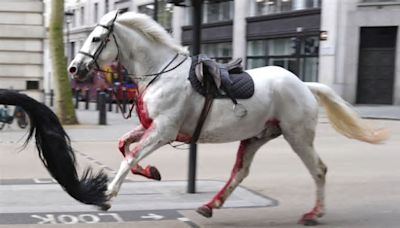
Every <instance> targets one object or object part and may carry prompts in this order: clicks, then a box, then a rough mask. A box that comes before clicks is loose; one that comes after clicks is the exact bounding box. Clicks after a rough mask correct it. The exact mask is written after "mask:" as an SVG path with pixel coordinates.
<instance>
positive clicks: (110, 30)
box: [78, 11, 188, 86]
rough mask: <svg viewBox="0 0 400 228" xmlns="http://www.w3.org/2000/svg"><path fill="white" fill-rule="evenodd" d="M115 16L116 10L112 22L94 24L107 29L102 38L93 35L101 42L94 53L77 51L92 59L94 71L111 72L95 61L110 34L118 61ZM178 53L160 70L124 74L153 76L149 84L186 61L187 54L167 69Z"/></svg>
mask: <svg viewBox="0 0 400 228" xmlns="http://www.w3.org/2000/svg"><path fill="white" fill-rule="evenodd" d="M117 17H118V11H117V12H116V14H115V17H114V18H113V20H112V22H111V24H110V25H102V24H97V25H96V27H97V26H100V27H103V28H105V29H107V33H106V35H105V36H104V37H103V38H100V37H93V41H100V42H101V43H100V45H99V47H98V48H97V50H96V51H95V52H94V54H90V53H88V52H84V51H79V52H78V53H80V54H82V55H85V56H88V57H90V58H91V59H92V61H91V62H90V63H89V64H88V66H91V65H93V64H94V65H95V67H96V69H95V70H96V71H100V72H104V73H113V72H109V71H105V70H102V69H101V67H100V65H99V64H98V62H97V60H98V58H99V56H100V54H101V52H102V51H103V50H104V48H105V47H106V46H107V43H108V42H109V41H110V36H112V37H113V40H114V43H115V46H116V47H117V56H116V57H115V59H114V61H116V62H118V59H119V53H120V50H119V45H118V42H117V39H116V37H115V35H114V33H113V32H114V23H115V21H116V19H117ZM179 55H180V54H179V53H177V54H176V55H175V56H174V57H173V58H172V59H171V60H170V61H169V62H168V64H167V65H166V66H164V67H163V68H162V70H161V71H160V72H157V73H152V74H142V75H136V74H129V73H128V74H126V75H128V76H131V77H132V78H136V79H144V78H146V77H154V78H153V79H152V80H151V81H150V83H148V85H150V84H151V83H153V81H155V80H156V79H157V78H158V77H159V76H160V75H162V74H164V73H167V72H170V71H173V70H175V69H176V68H178V67H179V66H180V65H181V64H182V63H184V62H185V61H186V59H187V58H188V56H187V55H184V56H185V58H183V59H182V60H181V61H180V62H179V63H178V64H176V65H175V66H173V67H171V68H169V69H168V67H170V66H171V64H172V63H173V62H174V61H175V60H176V59H177V58H178V56H179ZM88 70H89V69H88ZM148 85H147V86H148Z"/></svg>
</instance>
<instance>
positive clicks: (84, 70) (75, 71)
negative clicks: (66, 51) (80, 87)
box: [68, 63, 91, 81]
mask: <svg viewBox="0 0 400 228" xmlns="http://www.w3.org/2000/svg"><path fill="white" fill-rule="evenodd" d="M90 71H91V70H90V69H89V66H85V64H79V65H76V64H73V63H72V64H71V65H70V66H69V68H68V72H69V74H70V75H71V77H72V78H73V79H76V80H80V81H83V80H85V79H87V78H88V77H89V73H90Z"/></svg>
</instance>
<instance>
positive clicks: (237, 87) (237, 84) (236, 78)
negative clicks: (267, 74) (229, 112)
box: [188, 56, 254, 99]
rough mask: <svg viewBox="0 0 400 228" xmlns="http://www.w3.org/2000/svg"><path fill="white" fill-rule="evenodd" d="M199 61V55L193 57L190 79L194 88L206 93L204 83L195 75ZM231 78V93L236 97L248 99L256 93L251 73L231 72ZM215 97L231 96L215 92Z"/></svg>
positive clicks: (203, 93)
mask: <svg viewBox="0 0 400 228" xmlns="http://www.w3.org/2000/svg"><path fill="white" fill-rule="evenodd" d="M196 63H197V56H193V57H192V65H191V67H190V72H189V78H188V79H189V81H190V83H191V84H192V87H193V89H194V90H196V91H197V92H198V93H200V94H201V95H203V96H205V95H206V90H205V88H204V87H203V85H202V83H201V82H200V81H199V80H198V79H197V77H196V75H195V65H196ZM229 78H230V79H231V81H232V87H231V93H232V94H231V95H232V97H233V98H236V99H248V98H250V97H252V96H253V94H254V81H253V79H252V78H251V77H250V75H249V74H248V73H246V72H242V73H235V74H229ZM214 98H229V97H228V96H226V95H225V94H221V93H217V94H214Z"/></svg>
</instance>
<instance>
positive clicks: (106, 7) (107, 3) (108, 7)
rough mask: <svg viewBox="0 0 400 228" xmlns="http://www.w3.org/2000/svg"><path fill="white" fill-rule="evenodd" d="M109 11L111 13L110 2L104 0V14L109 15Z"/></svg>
mask: <svg viewBox="0 0 400 228" xmlns="http://www.w3.org/2000/svg"><path fill="white" fill-rule="evenodd" d="M108 11H110V1H109V0H104V14H106V13H108Z"/></svg>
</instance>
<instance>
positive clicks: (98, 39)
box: [92, 36, 101, 43]
mask: <svg viewBox="0 0 400 228" xmlns="http://www.w3.org/2000/svg"><path fill="white" fill-rule="evenodd" d="M100 40H101V39H100V37H97V36H95V37H93V39H92V42H94V43H96V42H100Z"/></svg>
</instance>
